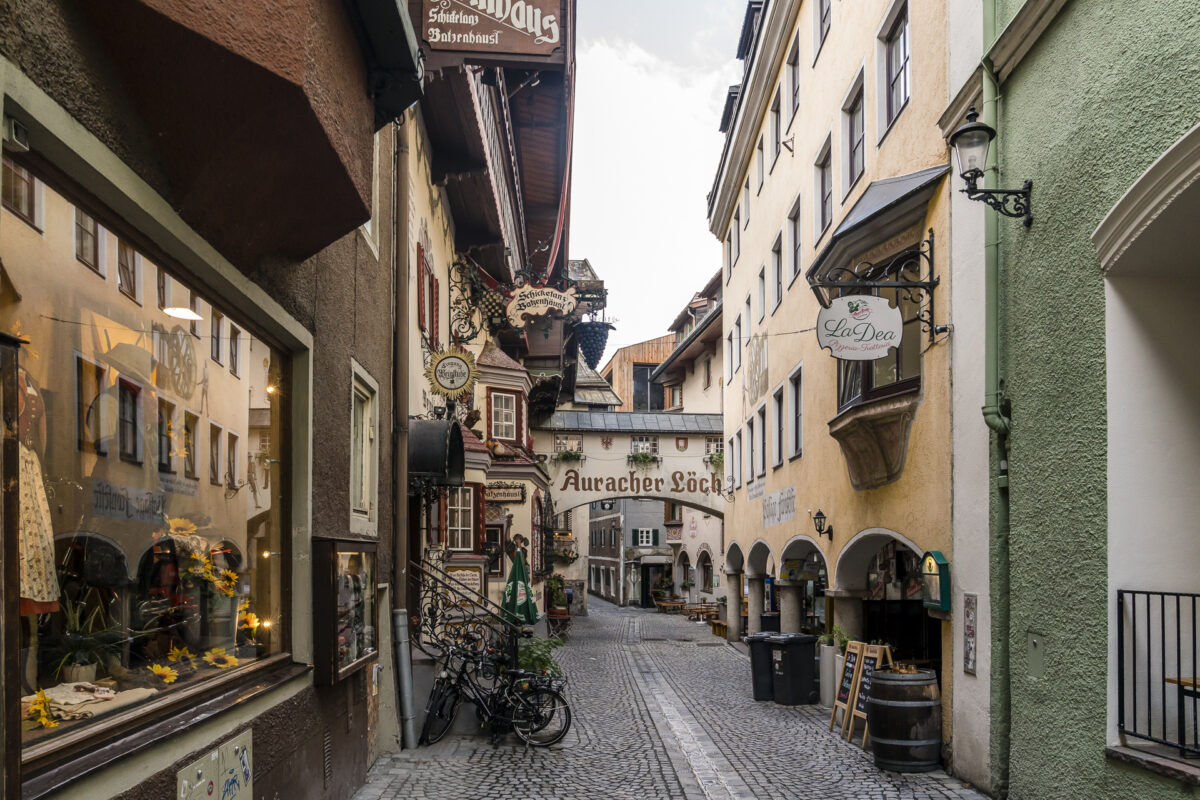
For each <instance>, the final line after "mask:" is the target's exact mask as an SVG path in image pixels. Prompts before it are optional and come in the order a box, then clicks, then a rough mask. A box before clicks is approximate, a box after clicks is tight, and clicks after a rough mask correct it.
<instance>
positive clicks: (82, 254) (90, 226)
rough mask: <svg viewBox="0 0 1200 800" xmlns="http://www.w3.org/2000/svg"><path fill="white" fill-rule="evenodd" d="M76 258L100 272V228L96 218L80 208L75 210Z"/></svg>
mask: <svg viewBox="0 0 1200 800" xmlns="http://www.w3.org/2000/svg"><path fill="white" fill-rule="evenodd" d="M75 258H77V259H79V261H80V262H82V263H83V264H86V265H87V266H88V267H90V268H92V269H93V270H95V271H96V272H100V226H99V224H97V222H96V218H95V217H93V216H91V215H90V214H88V213H87V212H86V211H84V210H83V209H82V208H78V207H76V209H75ZM101 274H103V273H101Z"/></svg>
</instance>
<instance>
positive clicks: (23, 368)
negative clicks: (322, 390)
mask: <svg viewBox="0 0 1200 800" xmlns="http://www.w3.org/2000/svg"><path fill="white" fill-rule="evenodd" d="M10 173H11V170H10V171H8V172H6V173H5V177H6V178H7V177H8V175H9V174H10ZM32 180H34V181H38V186H39V191H43V190H44V195H43V197H44V214H45V221H44V226H43V230H44V235H42V233H41V232H39V231H37V230H35V229H33V228H31V227H29V226H28V225H26V224H24V223H22V222H21V221H20V220H19V219H17V218H16V217H15V216H14V215H13V214H12V212H11V211H10V210H9V209H8V208H6V209H5V211H4V212H3V213H2V215H0V263H2V266H0V271H2V273H3V274H2V275H0V278H2V280H0V330H4V331H7V332H10V333H13V334H19V335H20V336H21V337H22V338H24V339H26V340H27V341H28V342H29V344H28V345H27V346H25V347H23V348H22V350H21V355H20V366H19V368H18V370H17V373H18V387H19V390H20V391H19V403H18V404H19V426H18V427H19V431H18V435H19V438H20V445H19V451H20V459H19V465H20V473H19V481H18V482H19V489H20V504H19V510H20V515H19V525H18V529H19V541H18V551H19V557H20V619H19V625H20V640H21V641H20V648H21V649H20V654H19V655H20V682H21V692H20V693H21V695H22V716H23V718H24V724H23V725H22V736H23V741H24V743H25V744H33V743H38V742H43V741H47V740H49V739H52V738H53V737H55V736H57V735H60V734H62V733H64V732H68V731H75V730H78V729H80V728H86V727H89V726H95V727H96V728H97V729H99V728H101V727H102V724H103V722H104V721H105V720H108V719H111V718H113V717H114V716H115V715H117V714H119V713H121V712H124V711H130V710H136V709H137V708H138V707H139V706H140V705H143V704H145V703H148V702H152V701H154V700H157V699H159V698H162V697H164V696H167V695H169V694H170V693H172V692H176V691H178V690H179V689H180V688H182V687H187V686H192V685H195V684H198V683H201V682H204V681H209V680H213V679H216V678H219V677H221V676H223V675H227V674H230V673H231V672H232V671H234V670H237V669H239V668H241V667H245V666H247V665H249V664H253V663H254V662H255V661H257V660H259V659H261V658H263V657H265V656H266V655H268V654H270V653H274V652H278V651H279V650H280V648H281V644H282V641H281V637H280V636H279V635H278V631H279V630H280V629H279V627H278V626H279V623H280V622H281V610H282V608H281V605H280V602H281V597H282V592H281V570H282V568H283V566H284V563H285V560H284V559H281V558H269V559H268V558H254V557H251V554H254V553H271V554H273V555H276V554H281V553H283V552H285V548H284V547H283V541H282V516H281V511H282V499H283V498H282V496H281V494H280V492H279V488H278V487H279V486H280V485H281V482H280V481H279V480H278V477H279V475H278V472H277V471H278V470H279V469H280V468H281V465H280V454H279V451H278V449H277V447H276V445H275V444H274V443H277V442H280V441H282V432H283V431H282V420H283V419H284V418H285V409H284V407H283V405H284V401H283V400H282V399H281V393H279V392H268V391H267V387H268V386H272V387H278V386H282V385H286V383H285V377H286V376H285V374H284V360H283V357H282V354H281V353H279V352H278V351H276V350H274V349H273V348H272V347H270V346H269V345H267V344H266V343H264V342H263V341H261V340H260V339H259V338H258V337H256V336H254V335H252V334H251V333H250V331H249V330H247V328H246V327H244V326H242V325H240V324H239V325H238V326H237V327H236V328H232V327H231V332H232V333H231V336H230V342H231V345H232V346H233V347H234V350H233V351H231V352H230V353H229V358H230V364H231V365H232V366H233V369H234V370H236V372H237V374H233V373H231V372H230V371H229V370H225V369H214V370H211V371H209V370H208V369H207V362H208V360H209V357H210V356H211V357H212V358H219V356H223V355H224V353H221V352H220V350H219V349H220V345H221V344H222V339H221V336H220V333H221V332H220V330H214V331H212V343H213V352H212V353H211V354H210V353H205V352H204V351H203V347H204V343H203V341H202V340H201V339H197V338H195V337H194V336H192V335H191V334H192V330H194V329H192V328H191V326H190V324H189V323H187V322H186V321H182V320H179V319H175V318H173V317H171V316H169V315H167V314H166V313H165V311H164V310H163V309H162V308H160V307H159V306H161V305H163V304H164V301H166V300H169V299H170V298H182V297H188V298H189V304H190V305H191V307H192V308H194V309H197V310H198V311H199V313H200V314H201V316H202V317H204V318H205V319H210V320H213V321H214V322H216V323H217V324H220V322H221V320H222V319H223V315H222V314H221V312H219V311H217V310H216V309H215V308H213V304H212V303H211V302H209V301H208V300H207V299H205V298H203V297H198V296H197V295H196V294H195V292H194V290H193V289H191V288H190V287H189V286H188V285H187V283H186V282H185V281H182V280H180V279H179V278H176V277H175V276H174V274H172V273H171V272H170V269H169V267H163V265H160V264H157V263H154V261H153V260H152V259H151V258H150V256H149V255H147V254H144V253H141V252H139V251H138V250H137V249H135V248H134V246H133V245H132V244H130V243H129V242H127V241H125V240H123V239H122V240H119V239H118V237H117V236H116V235H114V234H112V233H110V232H109V230H108V228H107V225H108V221H109V220H108V219H107V218H106V217H109V216H111V215H105V214H104V213H102V210H101V209H87V210H86V211H85V210H82V209H77V208H76V207H75V206H74V205H72V204H71V203H70V202H69V201H68V200H67V199H66V198H65V197H64V196H63V195H62V194H60V193H58V192H57V191H55V190H54V189H53V188H51V187H49V186H42V184H41V183H40V181H39V180H38V178H37V177H36V176H33V178H32ZM16 190H19V191H22V192H24V191H26V189H25V187H24V184H22V186H21V187H17V189H15V190H13V191H16ZM5 191H6V192H9V193H11V192H10V190H9V187H8V186H7V185H6V186H5ZM6 197H7V194H6ZM39 213H40V212H39ZM97 219H100V220H102V224H96V220H97ZM81 229H82V230H83V232H84V233H86V237H83V241H82V243H81V242H80V241H79V240H77V237H78V236H79V235H80V234H79V231H80V230H81ZM93 236H94V237H95V238H94V241H93V239H91V238H87V237H93ZM93 247H94V249H95V253H96V255H95V256H94V257H92V256H90V253H91V252H92V248H93ZM81 256H89V257H88V258H82V259H81ZM97 263H98V264H115V265H116V267H117V268H116V269H115V270H108V272H109V274H108V275H105V274H103V273H102V272H100V271H98V270H97V269H96V267H95V265H96V264H97ZM142 281H147V282H150V283H149V285H147V286H142V285H141V284H142ZM147 291H150V292H154V293H155V294H156V295H157V299H158V301H159V302H157V303H148V304H146V303H141V302H140V298H142V297H144V296H146V292H147ZM131 300H133V301H135V302H131ZM205 448H207V449H208V452H209V454H210V456H211V457H210V461H209V465H208V467H207V469H209V470H210V477H211V480H210V481H205V480H201V479H200V478H199V477H198V475H197V472H198V470H197V463H196V460H197V459H196V453H197V451H198V450H199V452H200V453H201V454H203V453H204V452H205ZM181 465H182V469H180V466H181ZM200 469H205V467H204V466H201V467H200ZM273 471H274V472H275V473H276V474H275V475H274V476H273V475H272V474H271V473H272V472H273ZM273 477H274V478H275V480H272V478H273Z"/></svg>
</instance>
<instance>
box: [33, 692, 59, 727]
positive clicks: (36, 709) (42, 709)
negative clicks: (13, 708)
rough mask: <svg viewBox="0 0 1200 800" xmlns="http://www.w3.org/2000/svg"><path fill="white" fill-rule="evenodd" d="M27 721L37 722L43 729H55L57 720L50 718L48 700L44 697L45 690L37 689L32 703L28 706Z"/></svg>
mask: <svg viewBox="0 0 1200 800" xmlns="http://www.w3.org/2000/svg"><path fill="white" fill-rule="evenodd" d="M26 718H27V719H31V720H33V721H34V722H37V723H38V724H39V725H41V726H42V727H43V728H57V727H58V720H56V719H54V718H53V717H51V716H50V699H49V698H47V697H46V690H45V689H38V690H37V694H36V695H35V696H34V699H33V702H32V703H30V704H29V711H28V713H27V714H26Z"/></svg>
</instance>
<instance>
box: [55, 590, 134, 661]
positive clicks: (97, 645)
mask: <svg viewBox="0 0 1200 800" xmlns="http://www.w3.org/2000/svg"><path fill="white" fill-rule="evenodd" d="M60 607H61V609H62V622H63V632H62V634H61V635H59V636H58V637H56V639H55V640H54V641H53V642H52V643H50V645H49V648H48V649H49V650H50V651H51V653H53V656H54V657H56V658H58V666H57V667H56V668H55V671H54V674H55V676H58V675H59V674H61V673H62V671H63V669H64V668H66V667H88V666H92V665H96V666H100V665H103V664H105V663H106V662H107V661H108V659H109V657H119V656H120V655H121V645H122V644H123V643H124V642H125V639H126V637H125V635H124V634H123V633H122V632H121V630H120V629H119V628H115V627H109V626H108V625H106V624H105V622H104V609H103V607H101V606H99V605H97V606H96V607H95V608H93V609H91V611H88V609H87V604H86V603H82V602H75V601H73V600H71V598H70V597H67V596H65V595H64V596H63V599H62V602H61V604H60Z"/></svg>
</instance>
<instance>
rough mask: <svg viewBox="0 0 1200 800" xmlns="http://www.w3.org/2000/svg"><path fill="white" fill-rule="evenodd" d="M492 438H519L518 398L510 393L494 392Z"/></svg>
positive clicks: (492, 397) (492, 395)
mask: <svg viewBox="0 0 1200 800" xmlns="http://www.w3.org/2000/svg"><path fill="white" fill-rule="evenodd" d="M491 401H492V438H493V439H508V440H515V439H516V438H517V402H518V400H517V396H516V395H515V394H509V393H508V392H492V394H491Z"/></svg>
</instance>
